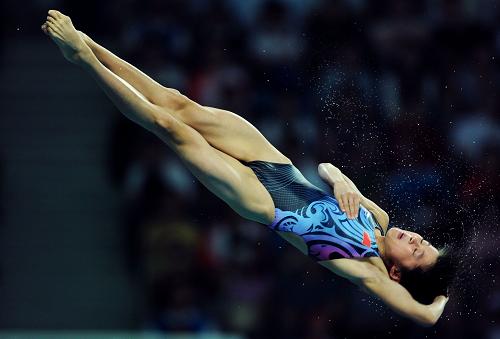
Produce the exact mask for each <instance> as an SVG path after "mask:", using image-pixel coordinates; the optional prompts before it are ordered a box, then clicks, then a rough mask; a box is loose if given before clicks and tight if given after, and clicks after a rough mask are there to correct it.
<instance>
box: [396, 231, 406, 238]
mask: <svg viewBox="0 0 500 339" xmlns="http://www.w3.org/2000/svg"><path fill="white" fill-rule="evenodd" d="M404 236H405V234H404V233H403V232H401V231H400V232H399V234H398V239H402V238H403V237H404Z"/></svg>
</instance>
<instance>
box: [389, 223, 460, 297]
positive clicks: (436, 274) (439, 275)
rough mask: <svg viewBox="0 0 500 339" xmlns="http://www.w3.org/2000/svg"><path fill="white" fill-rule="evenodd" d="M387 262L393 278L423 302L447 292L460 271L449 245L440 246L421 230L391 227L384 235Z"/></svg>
mask: <svg viewBox="0 0 500 339" xmlns="http://www.w3.org/2000/svg"><path fill="white" fill-rule="evenodd" d="M384 249H385V251H384V262H385V264H386V267H387V270H388V272H389V276H390V278H391V279H392V280H394V281H397V282H399V283H400V284H401V285H403V286H404V287H405V288H406V289H407V290H408V291H409V292H410V293H411V295H412V296H413V298H414V299H415V300H417V301H419V302H421V303H424V304H429V303H432V301H433V300H434V298H435V297H436V296H438V295H447V290H448V287H449V285H450V284H451V282H452V280H453V277H454V275H455V271H456V263H455V260H454V257H453V256H452V252H451V251H450V249H449V248H447V247H444V248H440V249H437V248H436V247H434V246H433V245H432V244H431V243H430V242H429V241H428V240H427V239H425V238H423V237H422V236H421V235H420V234H418V233H415V232H409V231H405V230H401V229H399V228H395V227H393V228H391V229H389V231H388V232H387V234H386V236H385V238H384Z"/></svg>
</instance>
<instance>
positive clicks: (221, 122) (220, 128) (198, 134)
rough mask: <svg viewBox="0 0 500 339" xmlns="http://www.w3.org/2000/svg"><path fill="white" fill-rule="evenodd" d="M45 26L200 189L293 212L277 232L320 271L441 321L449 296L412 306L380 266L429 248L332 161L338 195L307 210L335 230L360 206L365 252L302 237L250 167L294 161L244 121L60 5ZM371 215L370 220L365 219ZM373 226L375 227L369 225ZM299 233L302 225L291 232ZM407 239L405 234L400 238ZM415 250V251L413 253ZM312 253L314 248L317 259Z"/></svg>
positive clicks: (322, 169) (257, 213) (323, 169)
mask: <svg viewBox="0 0 500 339" xmlns="http://www.w3.org/2000/svg"><path fill="white" fill-rule="evenodd" d="M42 29H43V30H44V32H45V33H46V34H47V35H48V36H50V38H51V39H52V40H53V41H54V42H55V43H56V44H57V45H58V47H59V48H60V49H61V52H62V53H63V55H64V56H65V58H66V59H68V60H69V61H71V62H72V63H75V64H76V65H78V66H80V67H82V68H83V69H84V70H85V71H86V72H88V73H89V74H90V75H92V76H93V78H94V79H95V80H96V82H97V83H98V84H99V86H100V87H101V88H102V89H103V90H104V91H105V93H106V94H107V96H108V97H109V98H110V99H111V100H112V102H113V103H114V104H115V105H116V106H117V107H118V109H119V110H120V111H121V112H122V113H123V114H124V115H125V116H127V117H128V118H129V119H131V120H132V121H134V122H136V123H137V124H139V125H141V126H142V127H144V128H146V129H148V130H149V131H151V132H152V133H154V134H155V135H157V136H158V137H159V138H160V139H162V140H163V141H164V142H165V143H166V144H167V145H168V146H169V147H170V148H171V149H172V150H173V151H174V152H175V153H176V154H177V155H178V156H179V157H180V159H181V160H182V161H183V162H184V164H185V165H186V167H187V168H188V169H189V170H190V171H191V172H192V173H193V175H194V176H195V177H196V178H198V180H199V181H200V182H201V183H202V184H203V185H204V186H206V187H207V188H208V189H209V190H210V191H211V192H212V193H214V194H215V195H216V196H218V197H219V198H221V199H222V200H223V201H225V202H226V203H227V204H228V205H229V206H230V207H231V208H232V209H233V210H234V211H236V212H237V213H238V214H240V215H241V216H242V217H244V218H246V219H249V220H253V221H256V222H259V223H262V224H265V225H273V223H275V222H276V218H277V217H278V218H279V217H283V218H287V217H290V215H291V214H294V213H295V219H296V223H297V222H298V223H299V224H300V223H301V222H302V224H300V225H298V224H296V227H290V224H286V225H285V224H284V223H283V222H281V224H280V226H281V228H280V227H278V228H276V229H275V230H276V231H277V232H278V234H280V235H281V236H282V237H284V238H285V239H287V240H288V241H290V242H291V243H292V244H293V245H294V246H296V247H297V248H299V249H300V250H301V251H302V252H303V253H306V254H309V255H311V256H313V257H315V258H316V260H317V261H318V263H320V264H321V265H323V266H324V267H327V268H328V269H330V270H331V271H332V272H334V273H336V274H338V275H340V276H343V277H345V278H347V279H349V280H350V281H351V282H353V283H354V284H356V285H358V286H360V287H361V288H362V289H363V290H365V291H366V292H368V293H370V294H372V295H375V296H377V297H379V298H380V299H382V300H383V301H384V302H385V303H386V304H387V305H388V306H390V307H391V308H392V309H393V310H394V311H396V312H397V313H399V314H401V315H403V316H406V317H409V318H411V319H412V320H414V321H416V322H418V323H420V324H422V325H427V326H429V325H432V324H434V323H435V322H436V321H437V320H438V318H439V317H440V315H441V313H442V311H443V308H444V305H445V304H446V301H447V299H446V298H444V297H438V298H436V299H435V301H434V303H433V304H431V305H422V304H420V303H418V302H416V301H415V300H414V299H413V298H412V297H411V295H410V294H409V292H408V291H407V290H406V289H405V288H404V287H403V286H401V285H400V284H398V283H397V278H398V269H397V265H393V264H391V265H390V267H389V266H387V265H389V262H391V260H394V261H395V260H399V261H398V262H399V263H401V265H403V264H404V265H406V266H407V267H413V266H414V267H416V266H417V265H424V264H425V265H432V262H433V259H435V253H434V251H435V248H433V247H432V246H430V244H428V243H427V244H425V243H424V242H423V241H424V240H423V239H422V238H421V237H420V236H419V235H417V234H416V233H412V232H406V231H402V230H399V229H396V228H391V230H390V231H387V225H388V223H389V218H388V216H387V213H385V212H384V211H383V210H382V209H381V208H380V207H378V206H377V205H376V204H375V203H373V202H372V201H370V200H369V199H366V198H365V197H364V196H363V195H362V194H361V193H360V192H359V190H357V188H356V186H355V185H354V184H353V183H352V181H350V180H349V178H347V177H346V176H345V175H343V174H342V173H341V172H340V171H339V170H338V168H336V167H334V166H333V165H331V164H321V165H320V166H319V174H320V176H321V177H322V178H323V180H325V181H326V182H327V183H329V184H330V185H331V186H332V187H333V188H334V190H335V192H334V195H335V197H333V196H332V195H329V194H323V195H322V196H321V197H319V196H318V197H315V198H320V199H319V200H311V201H308V205H307V206H309V207H310V205H311V204H314V203H316V202H317V203H318V204H320V205H321V204H322V205H321V207H320V208H321V209H324V211H327V212H328V213H333V212H332V211H335V213H337V216H336V219H335V220H336V221H335V222H333V223H337V224H336V225H337V226H338V227H340V228H342V227H344V228H345V227H350V226H352V225H351V224H349V223H355V221H354V220H355V219H359V216H358V211H359V208H360V206H361V213H363V215H364V216H365V217H366V218H365V219H366V220H365V222H364V223H363V222H362V223H359V222H358V223H357V224H356V225H355V229H354V231H353V234H354V233H356V232H358V233H359V232H360V233H359V234H360V235H359V237H358V238H356V236H353V238H351V239H350V240H349V239H347V240H348V241H347V240H346V241H347V242H349V241H353V242H356V241H357V242H358V243H359V244H361V245H364V246H365V247H366V251H364V250H363V248H362V246H361V245H360V246H357V248H358V249H355V250H353V252H349V251H347V252H346V251H345V248H340V247H339V246H336V247H335V248H334V249H332V248H330V249H329V250H328V252H324V251H323V252H322V253H320V252H321V250H319V249H318V246H320V247H321V246H322V245H325V244H326V243H324V241H326V240H325V238H324V237H323V236H327V235H326V234H324V235H320V234H317V233H315V234H307V235H306V234H305V233H307V232H309V231H310V230H307V229H306V228H307V226H306V224H305V223H307V222H308V221H307V220H306V219H304V218H302V219H300V217H297V215H298V214H297V213H296V211H294V210H293V208H292V207H291V206H293V203H292V204H291V205H287V204H286V203H285V204H281V205H279V206H278V207H277V206H275V201H274V200H273V196H274V199H277V198H276V194H275V192H274V193H273V191H272V189H270V188H269V187H270V186H268V187H266V185H265V184H264V183H263V182H264V180H265V179H263V178H259V177H258V173H256V172H258V170H256V167H255V166H254V167H252V166H251V164H252V162H253V163H254V164H255V162H264V163H271V164H276V165H277V166H278V167H279V166H285V167H288V168H290V166H292V167H293V165H292V162H291V161H290V159H288V158H287V157H286V156H284V155H283V154H282V153H281V152H280V151H278V150H277V149H276V148H275V147H274V146H273V145H271V144H270V143H269V141H267V140H266V139H265V137H264V136H263V135H262V134H261V133H260V132H259V131H258V130H257V129H256V128H255V127H254V126H253V125H251V124H250V123H249V122H247V121H246V120H244V119H243V118H241V117H240V116H238V115H236V114H234V113H232V112H229V111H226V110H222V109H217V108H212V107H206V106H202V105H199V104H197V103H196V102H194V101H192V100H190V99H189V98H187V97H186V96H184V95H182V94H180V93H179V92H178V91H176V90H174V89H170V88H165V87H163V86H162V85H160V84H158V83H157V82H155V81H154V80H152V79H151V78H149V77H148V76H147V75H146V74H144V73H142V72H141V71H139V70H138V69H137V68H135V67H134V66H132V65H130V64H128V63H127V62H125V61H123V60H121V59H120V58H118V57H117V56H115V55H114V54H112V53H111V52H109V51H108V50H106V49H105V48H103V47H102V46H100V45H98V44H97V43H95V42H94V41H93V40H91V39H90V38H89V37H87V36H86V35H85V34H83V33H81V32H78V31H76V30H75V28H74V26H73V24H72V22H71V20H70V18H69V17H67V16H65V15H63V14H62V13H60V12H58V11H54V10H51V11H49V13H48V16H47V21H46V22H45V23H44V25H42ZM294 180H295V179H294ZM299 181H300V180H299ZM296 183H297V185H298V186H296V187H298V189H300V187H308V185H307V183H305V182H302V183H300V182H296ZM301 185H302V186H301ZM309 188H310V187H309ZM280 189H286V187H280ZM320 195H321V194H320ZM315 198H314V199H315ZM306 200H307V199H306ZM318 201H319V202H318ZM280 207H281V208H280ZM302 207H305V205H304V206H302ZM339 207H340V209H341V211H340V210H339ZM312 208H313V209H314V206H313V207H312ZM314 211H317V210H316V209H314ZM286 213H289V215H287V214H286ZM328 213H327V214H328ZM372 214H373V216H374V218H375V219H376V221H377V222H373V221H374V220H372V221H369V220H368V219H369V218H370V216H371V215H372ZM292 219H293V218H292ZM299 219H300V220H299ZM325 220H326V219H325ZM367 220H368V221H367ZM328 222H331V220H330V221H328ZM342 223H346V224H345V225H344V224H342ZM320 224H321V221H320ZM341 224H342V225H343V226H342V225H341ZM348 224H349V225H348ZM376 224H379V225H380V227H378V228H377V227H375V226H376ZM297 225H298V226H297ZM318 225H319V224H318ZM318 225H316V226H318ZM332 225H333V224H332V223H330V224H329V226H332ZM339 225H340V226H339ZM275 226H276V225H275ZM286 227H288V228H286ZM321 227H325V225H322V226H321ZM360 227H361V228H360ZM330 228H331V227H330ZM299 229H300V230H301V231H297V230H299ZM293 230H296V231H297V232H293ZM332 230H333V229H332ZM335 232H337V231H335ZM335 232H330V233H329V234H328V237H329V240H328V241H329V242H330V244H331V243H332V242H335V241H336V240H335V239H340V238H341V237H339V236H338V235H339V233H338V232H337V233H335ZM365 233H366V234H367V235H365ZM345 235H346V233H344V235H343V236H342V237H344V236H345ZM311 236H314V237H318V236H319V237H323V238H322V239H323V240H321V241H323V243H321V242H319V243H318V241H319V240H318V239H316V238H315V239H312V238H310V237H311ZM405 236H407V237H408V239H409V240H405V239H404V237H405ZM307 237H309V238H307ZM401 237H402V238H401ZM373 238H375V239H373ZM307 239H310V240H311V241H314V244H313V245H314V246H315V247H313V248H311V247H310V246H308V245H307V241H308V240H307ZM345 239H346V238H345V237H344V240H345ZM356 239H357V240H356ZM417 240H418V242H417ZM318 244H319V245H318ZM425 245H427V246H425ZM325 246H326V245H325ZM413 250H415V252H416V253H422V255H419V256H410V251H413ZM316 252H317V253H320V254H317V255H316V254H315V253H316ZM415 252H413V253H415ZM332 253H336V254H333V255H332ZM339 253H344V254H346V253H347V255H343V254H342V255H339ZM349 253H350V254H349ZM355 253H357V255H355ZM433 253H434V254H433ZM353 259H355V260H353ZM388 268H389V269H388Z"/></svg>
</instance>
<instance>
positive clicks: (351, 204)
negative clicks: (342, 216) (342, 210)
mask: <svg viewBox="0 0 500 339" xmlns="http://www.w3.org/2000/svg"><path fill="white" fill-rule="evenodd" d="M354 209H355V208H354V197H353V196H352V195H349V218H351V219H352V218H353V217H354Z"/></svg>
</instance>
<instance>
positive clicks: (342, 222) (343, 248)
mask: <svg viewBox="0 0 500 339" xmlns="http://www.w3.org/2000/svg"><path fill="white" fill-rule="evenodd" d="M244 164H245V165H247V166H248V167H250V168H251V169H252V170H253V171H254V173H255V174H256V176H257V178H258V179H259V181H260V182H261V183H262V184H263V186H264V187H265V188H266V190H267V191H268V192H269V193H270V195H271V197H272V200H273V202H274V205H275V210H276V215H275V218H274V222H273V223H272V224H271V225H268V226H269V227H270V228H272V229H273V230H274V231H275V232H277V233H278V234H279V235H280V236H281V237H283V238H284V239H285V240H287V241H288V242H290V243H291V244H292V245H294V246H295V247H296V248H297V249H299V250H300V251H301V252H302V253H303V254H305V255H308V256H312V257H314V259H315V260H316V261H317V262H318V263H320V264H321V265H322V266H324V267H327V268H328V269H330V270H331V271H332V272H334V273H336V274H339V275H341V276H344V277H346V278H355V277H354V275H355V273H356V272H357V273H359V274H362V272H363V269H362V268H367V266H366V264H369V265H370V267H371V266H372V265H373V267H376V268H377V269H379V270H382V271H385V272H387V270H386V269H385V265H384V263H383V261H382V259H381V258H380V257H379V253H378V247H377V243H376V235H379V236H380V234H381V233H380V231H379V230H378V229H377V228H376V227H375V226H377V227H382V229H383V230H384V233H385V231H386V228H387V224H385V225H384V224H383V223H382V222H381V221H380V220H378V219H377V214H376V213H371V212H370V211H369V210H368V209H366V208H365V207H364V206H363V205H361V207H360V210H359V216H358V218H357V219H356V220H347V219H345V218H346V216H345V214H344V213H343V212H341V211H340V209H339V206H338V202H337V201H336V200H335V198H334V197H333V196H331V194H328V193H326V192H325V191H322V190H321V189H319V188H317V187H316V186H314V185H312V184H311V183H310V182H309V181H307V179H305V178H304V176H303V175H302V174H301V173H300V172H299V171H298V170H297V169H296V168H295V167H294V166H293V165H292V164H278V163H270V162H265V161H252V162H247V163H244ZM377 221H378V223H379V224H380V226H378V225H376V224H377Z"/></svg>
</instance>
